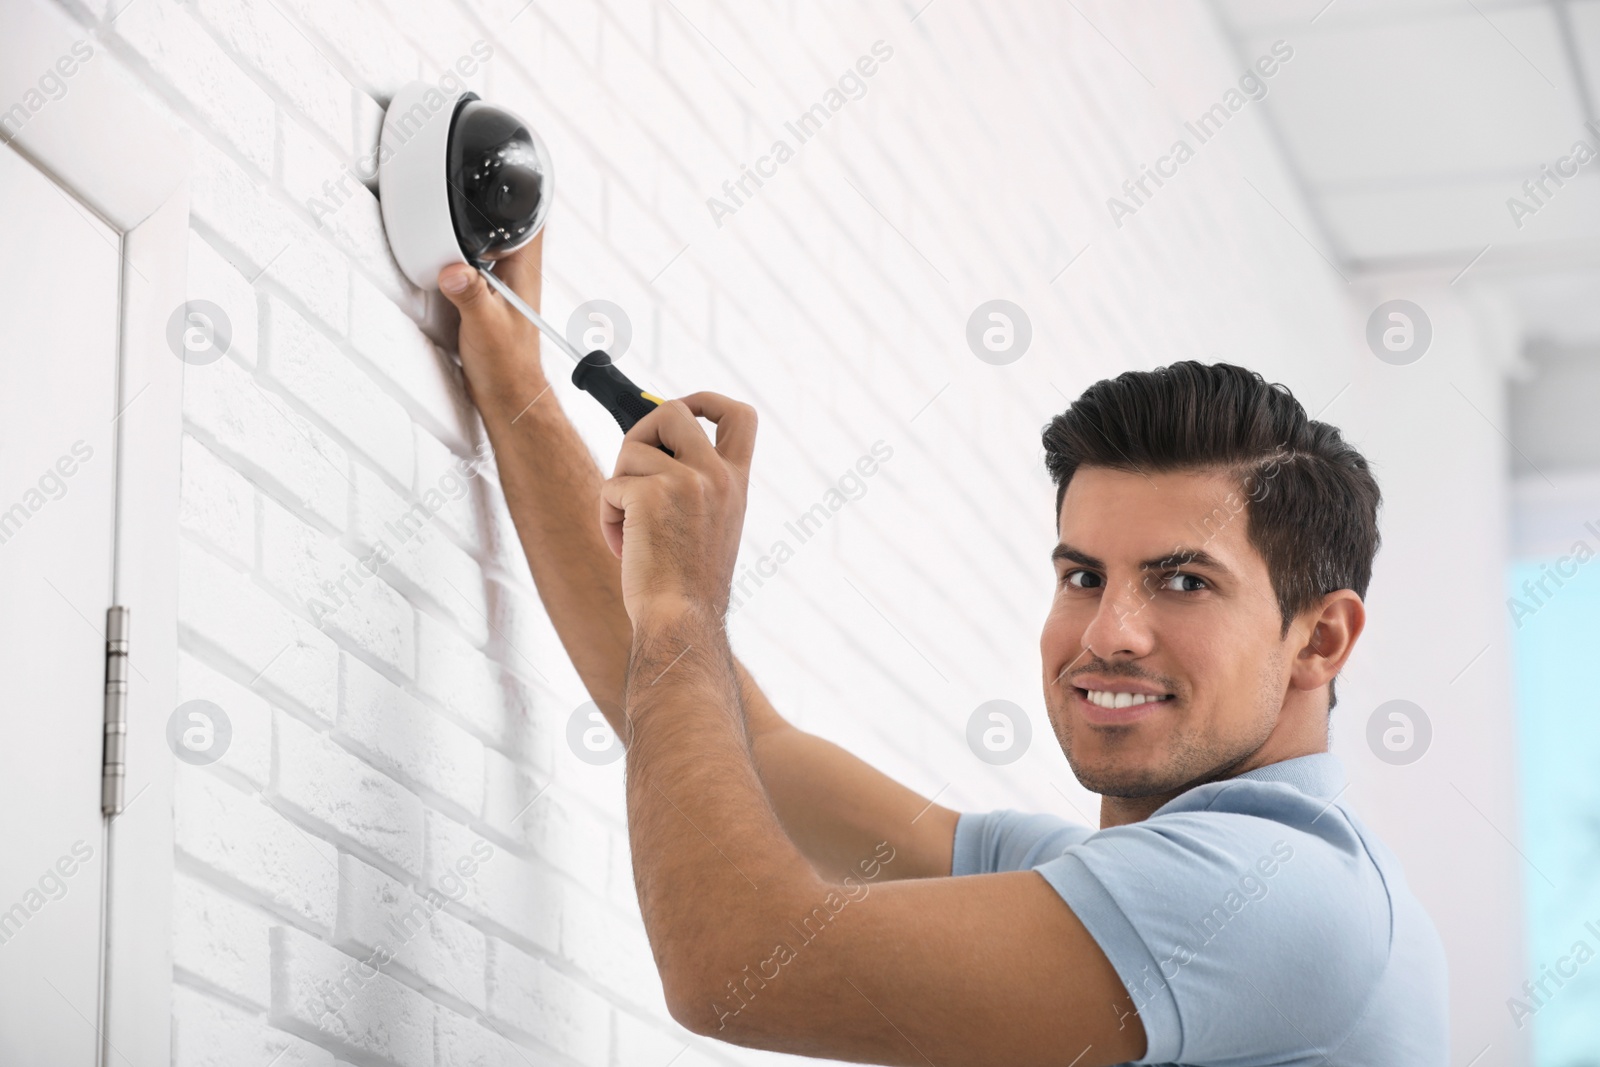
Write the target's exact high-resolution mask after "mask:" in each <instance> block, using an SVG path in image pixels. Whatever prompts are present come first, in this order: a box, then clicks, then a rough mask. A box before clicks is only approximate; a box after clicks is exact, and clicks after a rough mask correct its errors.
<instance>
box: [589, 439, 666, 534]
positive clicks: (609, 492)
mask: <svg viewBox="0 0 1600 1067" xmlns="http://www.w3.org/2000/svg"><path fill="white" fill-rule="evenodd" d="M663 458H665V457H663ZM643 481H645V479H644V478H643V477H641V476H638V475H629V474H622V475H615V476H613V477H611V478H608V479H606V480H605V481H603V482H601V483H600V532H601V533H602V534H604V535H605V539H606V544H607V545H608V546H610V548H611V554H612V555H613V556H616V557H617V558H618V559H621V558H622V520H623V518H624V517H625V516H626V515H627V511H628V505H629V503H630V502H632V501H633V499H634V498H635V497H636V496H637V495H638V492H639V486H640V483H642V482H643Z"/></svg>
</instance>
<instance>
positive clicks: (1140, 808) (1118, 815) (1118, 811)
mask: <svg viewBox="0 0 1600 1067" xmlns="http://www.w3.org/2000/svg"><path fill="white" fill-rule="evenodd" d="M1326 751H1328V738H1327V735H1326V734H1325V733H1324V734H1323V735H1322V736H1321V737H1320V739H1318V740H1317V741H1316V742H1315V743H1301V744H1298V745H1292V746H1290V745H1283V744H1277V743H1274V741H1273V739H1272V738H1268V740H1267V743H1266V744H1264V745H1262V746H1261V747H1260V748H1258V749H1256V750H1255V751H1254V752H1252V753H1250V754H1249V755H1247V756H1245V757H1244V758H1243V759H1241V760H1239V761H1237V762H1235V763H1231V764H1227V765H1225V766H1223V767H1218V768H1215V769H1213V770H1211V771H1208V772H1206V773H1205V774H1203V775H1201V776H1200V777H1199V778H1196V779H1194V780H1193V781H1190V782H1186V783H1184V784H1183V785H1181V786H1179V787H1178V788H1176V789H1174V790H1172V791H1171V792H1168V793H1156V794H1152V795H1150V796H1145V797H1108V796H1102V797H1101V798H1100V829H1102V830H1104V829H1107V828H1108V827H1112V826H1126V825H1127V824H1129V823H1134V822H1143V821H1144V820H1145V819H1148V818H1149V817H1150V816H1152V815H1154V814H1155V813H1156V811H1157V810H1158V809H1160V808H1161V806H1162V805H1163V804H1165V803H1167V801H1169V800H1171V799H1172V798H1174V797H1179V796H1182V795H1183V794H1185V793H1187V792H1188V791H1189V790H1191V789H1193V788H1195V787H1196V786H1201V785H1205V784H1206V783H1207V782H1220V781H1222V780H1223V779H1226V778H1236V777H1238V776H1239V775H1241V774H1244V773H1245V772H1246V771H1253V770H1255V769H1256V768H1258V767H1266V766H1269V765H1271V764H1274V763H1282V762H1283V761H1284V760H1291V759H1298V758H1299V757H1301V756H1309V755H1312V754H1314V753H1317V752H1326Z"/></svg>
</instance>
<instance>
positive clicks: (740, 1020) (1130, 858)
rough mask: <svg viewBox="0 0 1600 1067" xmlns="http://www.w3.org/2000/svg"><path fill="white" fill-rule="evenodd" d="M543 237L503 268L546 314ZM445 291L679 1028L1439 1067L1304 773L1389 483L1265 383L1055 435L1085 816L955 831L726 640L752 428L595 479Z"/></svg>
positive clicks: (723, 418)
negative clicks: (1096, 812) (623, 749)
mask: <svg viewBox="0 0 1600 1067" xmlns="http://www.w3.org/2000/svg"><path fill="white" fill-rule="evenodd" d="M541 243H542V241H535V242H534V243H532V244H530V245H529V246H527V247H526V248H525V249H524V250H523V251H522V252H521V253H520V254H518V255H517V256H515V257H513V258H511V259H508V260H507V261H506V262H504V263H503V264H502V265H501V267H499V268H498V271H499V272H501V273H503V275H504V276H505V278H506V279H507V281H508V282H509V284H510V285H511V286H512V287H513V288H515V289H516V290H517V292H518V293H519V294H520V295H521V296H522V297H523V298H524V299H526V300H527V301H528V302H529V303H530V304H533V305H534V306H535V307H537V306H538V300H539V294H540V284H539V261H540V254H541V253H540V245H541ZM440 282H441V286H442V288H443V290H444V292H445V293H446V294H447V296H448V297H449V298H450V299H451V300H452V301H453V302H454V303H455V304H456V306H457V307H458V308H459V309H460V311H461V316H462V323H461V332H460V351H461V359H462V366H463V368H464V370H465V373H466V378H467V382H468V386H469V388H470V391H471V394H472V397H473V400H474V402H475V403H476V404H477V406H478V409H479V411H480V412H481V413H482V415H483V421H484V424H485V426H486V427H487V429H488V433H489V437H490V440H491V442H492V444H493V446H494V450H495V455H496V457H497V461H498V464H499V469H500V476H501V480H502V483H503V485H504V487H505V492H506V499H507V502H508V504H509V506H510V510H511V514H512V516H513V518H514V520H515V522H516V526H517V531H518V534H519V536H520V538H521V541H522V545H523V548H524V550H525V551H526V553H527V556H528V562H529V564H530V567H531V569H532V572H533V577H534V581H535V583H536V584H537V586H538V589H539V593H540V596H541V597H542V598H543V600H544V603H545V606H546V608H547V610H548V611H549V614H550V617H551V619H552V620H553V622H554V624H555V627H556V630H557V632H558V633H559V634H560V636H561V640H562V643H563V645H564V646H565V648H566V650H567V653H568V654H569V655H570V656H571V658H572V661H573V663H574V665H575V666H576V668H577V670H578V672H579V674H580V676H581V677H582V679H583V681H584V684H585V685H586V686H587V688H588V690H589V693H590V695H591V696H592V697H593V698H594V700H595V702H596V704H598V705H599V707H600V708H602V709H604V710H605V711H606V713H607V715H608V718H609V719H610V722H611V725H612V727H613V728H614V729H615V730H616V732H617V734H618V736H619V737H621V738H623V739H624V740H625V742H626V745H627V753H626V756H627V775H626V779H627V790H626V791H627V807H628V830H629V840H630V842H631V846H632V852H633V864H634V877H635V882H636V885H637V888H638V894H639V906H640V910H641V912H642V915H643V918H644V923H645V927H646V930H647V932H648V935H649V939H650V945H651V948H652V951H653V952H654V955H655V959H656V964H657V967H658V969H659V971H660V974H661V981H662V985H663V990H664V993H665V996H666V1001H667V1004H668V1007H669V1009H670V1011H671V1013H672V1015H673V1018H675V1019H676V1020H678V1022H680V1023H681V1024H683V1025H684V1026H685V1027H687V1028H688V1029H690V1030H692V1031H694V1032H695V1033H697V1034H704V1035H709V1036H713V1037H716V1038H719V1039H721V1040H723V1041H728V1042H732V1043H735V1044H739V1045H747V1046H752V1047H758V1048H767V1049H774V1050H779V1051H784V1052H791V1053H800V1054H805V1055H812V1056H818V1057H826V1058H832V1059H840V1060H851V1061H859V1062H870V1063H884V1064H937V1065H938V1067H956V1065H960V1064H973V1065H977V1064H1005V1065H1008V1067H1022V1065H1029V1064H1040V1065H1044V1064H1051V1065H1057V1067H1066V1065H1068V1064H1072V1065H1076V1067H1089V1065H1092V1064H1118V1063H1124V1062H1138V1063H1183V1064H1222V1063H1226V1064H1230V1065H1235V1067H1244V1065H1254V1064H1260V1065H1266V1064H1296V1065H1301V1064H1303V1065H1307V1067H1310V1065H1314V1064H1333V1065H1362V1067H1371V1065H1377V1064H1382V1065H1384V1067H1411V1065H1420V1064H1429V1065H1435V1064H1438V1065H1442V1064H1444V1063H1446V1062H1447V1055H1446V1024H1445V999H1444V983H1445V969H1444V968H1445V964H1444V957H1443V952H1442V949H1441V947H1440V944H1439V940H1438V937H1437V935H1436V934H1435V932H1434V929H1433V926H1432V924H1431V922H1430V921H1429V919H1428V917H1427V915H1426V914H1425V912H1424V911H1423V910H1422V908H1421V906H1420V905H1419V904H1418V902H1417V901H1416V899H1415V898H1414V897H1413V896H1412V895H1411V893H1410V892H1409V890H1408V889H1407V888H1406V884H1405V880H1404V878H1403V876H1402V874H1401V871H1400V867H1399V864H1398V863H1397V862H1396V860H1395V858H1394V856H1393V855H1392V854H1391V853H1390V852H1389V851H1388V850H1387V849H1386V848H1385V847H1384V846H1383V845H1382V843H1381V842H1379V841H1378V840H1377V839H1376V838H1374V837H1373V836H1372V835H1371V834H1370V833H1368V832H1367V831H1366V830H1365V829H1364V828H1363V827H1362V825H1361V824H1360V823H1359V822H1358V821H1357V820H1356V819H1355V817H1354V816H1353V815H1352V814H1351V813H1350V812H1349V811H1348V810H1347V809H1346V808H1345V807H1344V806H1343V805H1342V804H1341V803H1340V801H1339V797H1340V794H1341V793H1342V791H1343V788H1344V776H1343V773H1342V771H1341V769H1340V767H1339V764H1338V761H1337V760H1336V758H1335V757H1334V756H1332V755H1331V754H1329V753H1328V752H1327V739H1328V715H1329V712H1330V710H1331V708H1332V706H1333V702H1334V694H1333V684H1334V678H1335V675H1336V674H1337V673H1338V671H1339V669H1340V668H1341V667H1342V666H1343V664H1344V663H1345V661H1346V659H1347V658H1348V657H1349V655H1350V653H1351V651H1352V649H1353V648H1354V646H1355V642H1356V639H1357V638H1358V636H1359V635H1360V633H1361V630H1362V627H1363V625H1364V622H1365V615H1364V610H1363V607H1362V599H1361V598H1362V596H1363V595H1364V593H1365V591H1366V587H1367V582H1368V579H1369V576H1370V573H1371V564H1372V558H1373V556H1374V554H1375V553H1376V551H1377V547H1378V532H1377V508H1378V503H1379V493H1378V488H1377V485H1376V484H1375V482H1374V481H1373V479H1372V476H1371V475H1370V474H1369V473H1368V470H1367V465H1366V463H1365V461H1364V460H1363V459H1362V458H1361V457H1360V455H1359V454H1357V453H1356V452H1355V450H1354V449H1352V448H1350V447H1349V446H1348V445H1346V444H1345V443H1344V442H1343V441H1342V440H1341V439H1340V436H1339V434H1338V431H1337V430H1335V429H1334V428H1333V427H1331V426H1327V425H1325V424H1322V423H1315V422H1309V421H1308V420H1307V419H1306V416H1305V413H1304V411H1303V409H1302V408H1301V407H1300V405H1299V404H1298V403H1297V402H1296V401H1295V400H1294V399H1293V397H1291V396H1289V394H1288V393H1287V391H1284V390H1281V389H1279V388H1277V387H1273V386H1268V385H1266V384H1265V383H1263V382H1262V381H1261V379H1260V377H1259V376H1257V375H1253V374H1251V373H1249V372H1247V371H1244V370H1242V369H1241V368H1237V367H1227V366H1225V365H1224V366H1218V367H1211V368H1207V367H1203V366H1201V365H1199V364H1195V363H1181V364H1176V365H1175V366H1173V367H1171V368H1166V369H1165V370H1163V371H1159V372H1154V373H1130V374H1125V375H1123V376H1122V377H1120V378H1118V379H1116V380H1114V381H1104V382H1100V383H1098V384H1097V385H1095V386H1094V387H1092V388H1091V389H1090V390H1089V391H1088V392H1086V393H1085V394H1084V396H1083V397H1082V398H1080V399H1079V401H1078V402H1077V403H1076V404H1074V405H1073V406H1072V408H1071V409H1070V410H1069V411H1067V412H1066V413H1064V414H1063V415H1060V416H1058V417H1057V418H1056V419H1055V420H1054V421H1052V422H1051V424H1050V425H1049V427H1048V428H1047V430H1046V432H1045V438H1044V440H1045V446H1046V452H1047V465H1048V466H1049V469H1050V471H1051V473H1052V475H1053V476H1054V477H1055V479H1056V482H1057V485H1058V491H1057V500H1056V518H1057V528H1058V533H1059V536H1060V544H1059V545H1058V546H1057V548H1056V549H1055V551H1054V553H1053V559H1054V563H1055V572H1056V578H1057V586H1056V591H1055V594H1054V601H1053V604H1052V607H1051V609H1050V612H1049V615H1048V617H1047V618H1046V619H1045V623H1044V630H1043V635H1042V638H1041V641H1040V652H1041V654H1042V657H1043V682H1044V693H1045V701H1046V705H1047V707H1048V708H1049V714H1050V720H1051V724H1052V726H1053V727H1054V729H1055V732H1056V736H1057V738H1058V739H1059V741H1060V743H1061V746H1062V749H1063V751H1064V752H1065V753H1066V755H1067V758H1068V760H1069V761H1070V763H1071V765H1072V769H1073V771H1074V773H1075V774H1076V775H1077V776H1078V778H1079V780H1080V781H1081V782H1083V784H1084V785H1085V786H1086V787H1087V788H1089V789H1091V790H1093V791H1095V792H1097V793H1100V794H1101V795H1102V797H1103V800H1102V804H1101V812H1100V823H1101V828H1100V829H1099V830H1098V831H1094V830H1091V829H1090V828H1088V827H1084V826H1077V825H1073V824H1071V823H1068V822H1065V821H1063V820H1060V819H1057V818H1055V817H1053V816H1047V815H1024V814H1021V813H1018V812H1013V811H999V812H991V813H987V814H971V813H969V814H961V813H958V812H955V811H952V810H950V809H948V808H944V807H942V806H940V805H938V804H934V803H932V802H930V801H928V800H927V799H925V798H923V797H921V796H918V795H917V794H916V793H914V792H913V791H911V790H909V789H907V788H905V787H904V786H902V785H900V784H899V783H897V782H895V781H893V780H891V779H890V778H888V777H887V776H885V775H883V774H881V773H879V772H878V771H876V770H874V769H873V768H871V767H870V766H868V765H866V764H865V763H863V762H862V761H861V760H859V759H857V758H855V757H853V756H851V755H850V754H849V753H847V752H845V751H843V750H842V749H840V748H838V747H837V746H835V745H833V744H831V743H829V742H827V741H824V740H822V739H820V738H818V737H815V736H812V735H810V734H807V733H805V732H803V731H800V730H797V729H795V728H794V727H792V726H790V725H789V724H788V723H787V722H785V721H784V719H783V718H782V717H781V716H780V715H779V714H778V713H777V711H775V710H774V709H773V707H772V705H771V704H770V703H769V702H768V700H767V698H766V696H765V695H764V694H763V693H762V691H761V689H760V687H759V686H757V685H756V683H755V681H754V680H753V679H752V678H751V677H750V675H749V673H748V672H747V671H746V670H745V669H744V668H743V666H742V665H741V664H740V663H739V661H738V659H737V658H736V657H735V656H734V655H733V653H732V652H731V651H730V649H729V646H728V640H727V635H726V632H725V630H724V625H723V622H724V617H725V613H726V610H727V604H728V596H729V582H730V579H731V576H732V573H733V568H734V560H735V555H736V552H737V548H738V543H739V534H740V528H741V525H742V522H743V517H744V506H745V492H746V486H747V483H748V477H749V471H750V465H751V461H752V454H753V450H754V446H755V438H756V415H755V411H754V409H752V408H750V407H749V406H747V405H745V404H741V403H738V402H736V401H733V400H730V399H728V398H726V397H723V396H720V395H718V394H716V393H704V392H703V393H695V394H693V395H690V396H686V397H683V398H681V399H677V400H672V401H669V402H668V403H667V404H665V405H663V406H661V407H660V408H658V409H657V410H656V411H654V412H652V413H651V414H650V415H648V416H647V417H646V418H644V419H643V420H641V421H640V422H639V423H638V424H637V425H636V426H635V427H634V428H633V429H632V430H631V431H630V432H629V433H628V434H627V435H626V437H625V438H624V439H623V442H622V445H621V450H620V452H619V454H618V458H617V464H616V469H615V471H614V473H613V476H612V477H611V478H609V479H605V478H603V477H602V476H601V473H600V471H599V470H598V469H597V468H596V467H595V465H594V463H593V461H592V460H591V458H590V455H589V452H588V449H587V448H586V446H585V445H584V444H583V442H582V441H581V440H580V439H579V437H578V435H577V434H576V432H575V431H574V430H573V428H572V426H571V424H570V423H569V422H568V421H567V420H566V418H565V417H564V415H563V414H562V412H561V411H560V409H559V406H558V404H557V403H556V402H555V400H554V398H553V397H552V396H551V395H550V394H549V393H548V392H547V389H548V380H547V379H546V377H545V375H544V371H543V369H542V368H541V365H540V360H539V355H538V352H539V345H538V338H537V336H536V335H535V333H534V332H533V330H532V327H530V326H528V325H527V324H526V322H525V321H524V320H523V319H522V318H521V317H520V316H518V315H517V314H516V313H515V312H513V311H512V309H511V308H510V307H509V306H508V305H507V304H506V303H505V302H504V301H503V300H501V299H500V298H499V297H498V296H496V295H495V294H494V293H493V292H492V291H490V290H488V289H487V288H486V286H485V285H484V283H483V281H482V279H481V278H479V277H478V276H477V275H476V273H475V272H473V271H471V270H469V269H468V268H466V267H452V268H446V269H445V270H444V271H443V272H441V274H440ZM699 418H704V419H707V420H709V421H710V422H712V423H715V424H716V439H715V442H714V443H713V441H712V440H711V439H710V438H708V436H707V435H706V433H705V432H704V431H703V430H702V428H701V426H700V423H699V422H698V419H699ZM657 444H664V445H666V446H667V447H668V448H670V449H671V450H672V452H673V453H674V454H673V455H672V456H668V455H667V454H666V453H664V452H662V451H661V450H659V449H658V448H657V447H655V446H656V445H657ZM1041 562H1042V561H1041ZM1135 701H1138V703H1135ZM957 876H959V877H957Z"/></svg>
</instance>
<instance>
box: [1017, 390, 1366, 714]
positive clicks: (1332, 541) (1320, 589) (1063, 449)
mask: <svg viewBox="0 0 1600 1067" xmlns="http://www.w3.org/2000/svg"><path fill="white" fill-rule="evenodd" d="M1044 453H1045V455H1044V465H1045V469H1046V470H1048V471H1049V472H1050V476H1051V478H1053V479H1054V480H1055V483H1056V518H1057V521H1059V519H1060V515H1061V502H1062V500H1063V499H1064V498H1065V497H1066V494H1067V485H1068V483H1069V482H1071V481H1072V475H1073V473H1074V472H1076V471H1077V469H1078V468H1079V467H1104V468H1109V469H1112V470H1118V471H1127V472H1129V473H1149V474H1154V473H1163V472H1170V471H1194V472H1196V473H1199V472H1205V471H1219V472H1221V473H1224V474H1228V475H1231V476H1232V477H1233V478H1234V479H1235V480H1236V481H1237V483H1238V485H1239V488H1240V491H1241V495H1242V496H1243V498H1244V504H1243V510H1244V513H1245V516H1246V527H1245V528H1246V531H1247V534H1248V536H1249V538H1250V543H1251V544H1252V545H1253V546H1255V549H1256V551H1257V552H1259V553H1260V554H1261V558H1262V559H1264V560H1265V561H1266V564H1267V573H1268V575H1269V576H1270V577H1271V580H1272V589H1273V592H1274V593H1275V594H1276V595H1277V598H1278V613H1279V615H1280V616H1281V618H1282V624H1283V625H1282V630H1281V631H1280V633H1279V635H1278V636H1279V638H1280V639H1281V638H1283V637H1286V636H1287V635H1288V633H1289V624H1290V623H1291V622H1292V621H1293V620H1294V618H1295V616H1297V615H1298V614H1300V612H1302V611H1304V610H1305V609H1307V608H1309V607H1310V606H1312V605H1313V604H1315V603H1316V601H1317V600H1318V599H1319V598H1321V597H1322V596H1324V595H1325V594H1327V593H1331V592H1333V591H1334V590H1336V589H1352V590H1354V591H1355V592H1356V594H1357V595H1358V596H1361V597H1362V598H1365V597H1366V595H1367V583H1368V582H1369V581H1370V580H1371V578H1372V560H1373V557H1375V556H1376V555H1377V554H1378V546H1379V544H1380V543H1381V540H1382V539H1381V537H1380V536H1379V534H1378V507H1379V505H1380V504H1381V503H1382V498H1381V495H1380V494H1379V492H1378V483H1377V481H1376V480H1375V479H1374V478H1373V476H1372V473H1371V471H1369V470H1368V467H1367V461H1366V459H1365V458H1364V457H1363V456H1362V455H1361V453H1359V452H1357V451H1356V450H1355V449H1354V448H1352V447H1351V446H1350V445H1349V444H1347V443H1346V442H1345V440H1344V438H1343V437H1341V436H1340V434H1339V430H1338V428H1337V427H1335V426H1332V425H1329V424H1328V423H1325V422H1316V421H1314V420H1312V419H1310V418H1308V417H1307V416H1306V412H1305V408H1303V407H1301V406H1300V402H1299V401H1298V400H1296V399H1295V398H1294V396H1293V394H1291V393H1290V392H1289V390H1288V389H1287V388H1286V387H1285V386H1283V385H1279V384H1276V383H1273V384H1268V383H1267V382H1266V380H1265V379H1263V378H1262V377H1261V375H1260V374H1258V373H1256V372H1255V371H1252V370H1246V369H1245V368H1243V367H1236V366H1234V365H1232V364H1229V363H1215V364H1205V363H1198V362H1196V361H1194V360H1183V361H1181V362H1178V363H1173V364H1171V365H1170V366H1166V367H1157V368H1156V369H1155V370H1152V371H1127V372H1126V373H1123V374H1119V375H1118V376H1117V377H1115V378H1106V379H1103V380H1101V381H1098V382H1096V383H1095V384H1093V385H1091V386H1090V387H1089V388H1088V389H1086V390H1084V392H1083V395H1082V396H1080V397H1079V398H1078V399H1077V401H1075V402H1074V403H1073V405H1072V406H1071V407H1069V408H1068V409H1067V410H1066V411H1064V412H1062V413H1061V414H1060V415H1057V416H1056V417H1055V418H1053V419H1051V420H1050V423H1049V425H1047V426H1046V427H1045V428H1044ZM1213 514H1215V512H1213ZM1335 702H1336V698H1335V696H1334V691H1333V682H1332V681H1331V680H1330V681H1329V683H1328V710H1329V711H1332V710H1333V706H1334V704H1335Z"/></svg>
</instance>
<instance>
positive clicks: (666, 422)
mask: <svg viewBox="0 0 1600 1067" xmlns="http://www.w3.org/2000/svg"><path fill="white" fill-rule="evenodd" d="M623 440H625V441H638V442H640V443H641V444H646V445H652V446H653V445H657V444H662V445H666V446H667V447H668V448H670V449H672V454H673V455H674V456H676V457H677V458H678V460H679V462H681V463H687V464H688V465H689V466H691V467H695V468H701V467H704V466H705V463H706V459H707V457H708V456H709V455H710V454H711V453H712V451H713V449H712V447H711V438H709V437H707V436H706V432H705V431H704V430H702V429H701V428H700V424H699V423H698V422H696V421H695V417H694V413H693V412H691V411H690V410H689V409H688V408H687V407H686V406H685V405H684V403H683V401H681V400H668V401H667V402H666V403H665V404H660V405H657V407H656V410H654V411H652V412H650V413H649V414H648V415H646V416H645V417H644V418H642V419H640V420H639V421H638V422H636V423H634V424H633V429H631V430H629V431H628V432H627V433H626V434H625V435H623ZM619 458H620V457H619Z"/></svg>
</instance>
